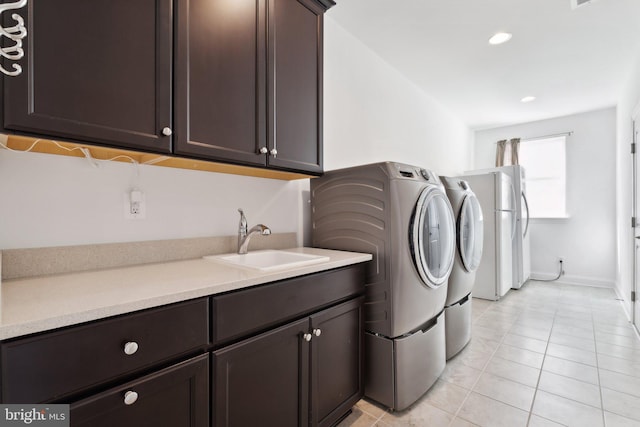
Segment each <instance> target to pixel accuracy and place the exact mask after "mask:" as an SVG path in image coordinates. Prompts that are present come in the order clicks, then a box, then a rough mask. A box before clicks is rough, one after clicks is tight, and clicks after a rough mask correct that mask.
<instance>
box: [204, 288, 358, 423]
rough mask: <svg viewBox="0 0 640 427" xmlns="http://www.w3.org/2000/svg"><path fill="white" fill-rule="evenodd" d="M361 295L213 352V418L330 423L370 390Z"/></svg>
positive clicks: (259, 421) (217, 421)
mask: <svg viewBox="0 0 640 427" xmlns="http://www.w3.org/2000/svg"><path fill="white" fill-rule="evenodd" d="M362 320H363V314H362V297H360V298H356V299H353V300H350V301H348V302H346V303H342V304H340V305H337V306H335V307H331V308H328V309H326V310H323V311H320V312H318V313H316V314H313V315H311V316H309V317H307V318H304V319H301V320H298V321H295V322H292V323H289V324H287V325H285V326H282V327H280V328H277V329H274V330H271V331H268V332H265V333H263V334H261V335H258V336H256V337H252V338H249V339H246V340H244V341H241V342H239V343H237V344H234V345H231V346H228V347H225V348H223V349H221V350H218V351H216V352H214V353H213V363H212V364H213V384H214V387H213V389H212V390H213V396H212V399H213V425H214V426H215V427H223V426H224V427H244V426H258V425H259V426H264V427H268V426H273V427H288V426H291V427H293V426H305V427H306V426H309V425H310V426H330V425H333V424H335V423H336V421H338V420H339V419H340V418H341V417H342V416H343V415H344V414H345V413H347V412H348V411H349V409H350V408H351V407H352V406H353V405H354V404H355V403H356V402H357V401H358V400H359V399H360V398H361V397H362V395H363V388H362V387H363V381H362V371H361V366H362V363H361V362H362V357H363V334H362V331H363V329H362Z"/></svg>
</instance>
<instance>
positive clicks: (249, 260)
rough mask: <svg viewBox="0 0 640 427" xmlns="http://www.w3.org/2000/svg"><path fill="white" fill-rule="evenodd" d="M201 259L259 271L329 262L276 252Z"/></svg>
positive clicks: (258, 252)
mask: <svg viewBox="0 0 640 427" xmlns="http://www.w3.org/2000/svg"><path fill="white" fill-rule="evenodd" d="M203 258H205V259H210V260H214V261H220V262H223V263H227V264H231V265H235V266H237V267H245V268H251V269H254V270H259V271H274V270H284V269H287V268H293V267H303V266H305V265H311V264H318V263H322V262H327V261H329V257H326V256H320V255H310V254H300V253H296V252H287V251H278V250H264V251H253V252H249V253H247V254H244V255H240V254H224V255H209V256H205V257H203Z"/></svg>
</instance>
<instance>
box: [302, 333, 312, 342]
mask: <svg viewBox="0 0 640 427" xmlns="http://www.w3.org/2000/svg"><path fill="white" fill-rule="evenodd" d="M311 337H312V335H311V334H304V335H303V336H302V338H304V340H305V341H306V342H309V341H311Z"/></svg>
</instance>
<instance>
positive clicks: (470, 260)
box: [457, 194, 484, 272]
mask: <svg viewBox="0 0 640 427" xmlns="http://www.w3.org/2000/svg"><path fill="white" fill-rule="evenodd" d="M457 229H458V230H457V231H458V233H457V237H458V252H459V254H460V259H461V260H462V265H463V266H464V268H465V270H467V271H468V272H473V271H476V270H477V269H478V266H479V265H480V260H481V259H482V247H483V243H484V219H483V217H482V208H481V207H480V202H479V201H478V199H477V198H476V196H475V195H474V194H468V195H467V196H465V198H464V200H463V201H462V206H461V207H460V214H459V215H458V223H457Z"/></svg>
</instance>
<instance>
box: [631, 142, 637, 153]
mask: <svg viewBox="0 0 640 427" xmlns="http://www.w3.org/2000/svg"><path fill="white" fill-rule="evenodd" d="M631 154H636V143H635V142H632V143H631Z"/></svg>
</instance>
